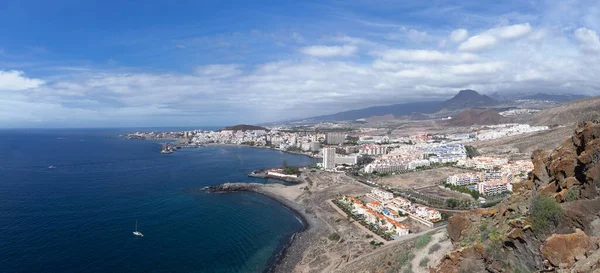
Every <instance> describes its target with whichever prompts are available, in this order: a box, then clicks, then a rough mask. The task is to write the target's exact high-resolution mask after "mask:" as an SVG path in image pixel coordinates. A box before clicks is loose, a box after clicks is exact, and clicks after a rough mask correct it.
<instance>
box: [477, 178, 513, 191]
mask: <svg viewBox="0 0 600 273" xmlns="http://www.w3.org/2000/svg"><path fill="white" fill-rule="evenodd" d="M477 191H479V193H480V194H483V195H493V194H498V193H502V192H505V191H512V184H510V183H508V182H506V181H502V180H490V181H487V182H482V183H479V184H477Z"/></svg>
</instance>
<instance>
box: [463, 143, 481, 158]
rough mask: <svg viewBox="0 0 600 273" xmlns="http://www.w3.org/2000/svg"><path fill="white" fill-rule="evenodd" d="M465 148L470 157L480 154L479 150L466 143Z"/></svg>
mask: <svg viewBox="0 0 600 273" xmlns="http://www.w3.org/2000/svg"><path fill="white" fill-rule="evenodd" d="M465 150H466V151H467V157H468V158H473V157H476V156H478V155H479V152H478V151H477V149H475V147H473V146H469V145H465Z"/></svg>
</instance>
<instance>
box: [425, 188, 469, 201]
mask: <svg viewBox="0 0 600 273" xmlns="http://www.w3.org/2000/svg"><path fill="white" fill-rule="evenodd" d="M419 193H425V194H429V195H434V196H439V197H443V198H456V199H471V198H472V197H471V196H470V195H465V194H462V193H459V192H455V191H451V190H447V189H441V188H440V187H438V186H432V187H428V188H421V189H419Z"/></svg>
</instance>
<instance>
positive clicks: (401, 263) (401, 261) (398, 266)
mask: <svg viewBox="0 0 600 273" xmlns="http://www.w3.org/2000/svg"><path fill="white" fill-rule="evenodd" d="M414 258H415V254H413V253H412V252H411V249H406V250H405V251H403V252H401V253H400V254H398V256H397V257H396V261H395V262H393V263H392V265H391V266H390V267H389V268H388V269H387V270H386V272H394V273H396V272H400V270H402V268H404V270H403V271H402V272H412V268H411V265H410V262H411V261H412V260H413V259H414Z"/></svg>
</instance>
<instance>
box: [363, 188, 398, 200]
mask: <svg viewBox="0 0 600 273" xmlns="http://www.w3.org/2000/svg"><path fill="white" fill-rule="evenodd" d="M367 196H368V197H371V198H373V199H375V200H379V201H383V202H387V201H389V200H390V199H392V198H394V194H393V193H391V192H388V191H382V190H380V189H378V188H373V189H372V190H371V192H370V193H367Z"/></svg>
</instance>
